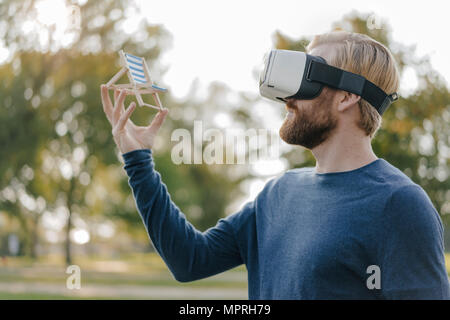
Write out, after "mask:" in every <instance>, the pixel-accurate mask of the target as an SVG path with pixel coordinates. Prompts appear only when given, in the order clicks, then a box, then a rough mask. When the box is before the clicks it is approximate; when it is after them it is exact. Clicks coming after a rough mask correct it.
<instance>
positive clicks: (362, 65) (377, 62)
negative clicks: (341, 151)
mask: <svg viewBox="0 0 450 320" xmlns="http://www.w3.org/2000/svg"><path fill="white" fill-rule="evenodd" d="M321 45H332V46H333V52H334V55H333V56H332V57H331V59H330V61H327V63H328V64H330V65H332V66H335V67H338V68H341V69H344V70H346V71H349V72H353V73H357V74H360V75H362V76H363V77H365V78H366V79H367V80H369V81H371V82H373V83H374V84H375V85H377V86H378V87H380V88H381V89H382V90H383V91H384V92H386V93H387V94H391V93H394V92H396V91H397V90H398V87H399V78H400V77H399V73H398V70H397V66H396V64H395V60H394V57H393V56H392V54H391V53H390V51H389V49H387V48H386V47H385V46H384V45H382V44H381V43H379V42H378V41H376V40H374V39H372V38H371V37H369V36H367V35H364V34H360V33H351V32H346V31H334V32H330V33H325V34H322V35H317V36H315V37H314V39H313V40H312V41H311V43H310V44H309V45H308V47H307V50H308V51H310V50H312V49H313V48H316V47H319V46H321ZM358 104H359V112H360V115H361V116H360V119H359V121H358V122H357V125H358V127H359V128H361V129H362V130H363V131H364V132H365V133H366V134H367V135H368V136H370V137H371V138H372V137H373V136H374V135H375V133H376V132H377V130H378V128H379V127H380V126H381V116H380V115H379V114H378V112H377V111H376V109H375V108H374V107H372V106H371V105H370V104H369V103H368V102H367V101H366V100H364V99H361V100H360V101H359V102H358Z"/></svg>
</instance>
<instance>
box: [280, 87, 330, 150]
mask: <svg viewBox="0 0 450 320" xmlns="http://www.w3.org/2000/svg"><path fill="white" fill-rule="evenodd" d="M334 96H335V92H334V91H333V90H332V89H330V88H326V87H325V88H323V90H322V93H321V94H320V95H319V96H318V97H317V98H315V99H313V100H308V101H305V100H303V102H304V105H302V106H297V105H295V100H293V99H291V100H289V101H288V102H287V105H286V106H287V107H288V109H289V110H290V111H291V112H292V113H291V115H290V116H289V115H288V116H286V119H285V120H284V122H283V124H282V126H281V128H280V132H279V133H280V137H281V139H283V140H284V141H285V142H286V143H288V144H293V145H299V146H303V147H305V148H308V149H310V150H311V149H313V148H315V147H317V146H318V145H320V144H321V143H323V142H324V141H325V140H327V139H328V137H329V136H330V134H331V132H332V131H333V129H334V128H335V127H336V125H337V117H336V116H335V115H334V114H333V112H332V103H333V98H334Z"/></svg>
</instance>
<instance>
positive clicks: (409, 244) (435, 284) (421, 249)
mask: <svg viewBox="0 0 450 320" xmlns="http://www.w3.org/2000/svg"><path fill="white" fill-rule="evenodd" d="M383 218H384V219H385V221H384V222H385V223H384V225H385V228H384V230H383V232H384V237H383V241H384V245H383V249H382V252H381V261H382V264H381V266H380V269H381V291H382V293H383V296H384V297H385V298H387V299H449V298H450V297H449V294H450V293H449V282H448V276H447V271H446V268H445V259H444V244H443V227H442V222H441V219H440V217H439V215H438V213H437V211H436V210H435V208H434V207H433V204H432V203H431V201H430V199H429V198H428V196H427V194H426V193H425V191H424V190H423V189H422V188H421V187H419V186H418V185H409V186H406V187H402V188H400V189H399V190H397V191H396V192H394V193H393V194H392V196H391V199H390V200H389V202H388V203H387V205H386V209H385V216H384V217H383Z"/></svg>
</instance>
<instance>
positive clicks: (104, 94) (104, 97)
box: [100, 84, 113, 123]
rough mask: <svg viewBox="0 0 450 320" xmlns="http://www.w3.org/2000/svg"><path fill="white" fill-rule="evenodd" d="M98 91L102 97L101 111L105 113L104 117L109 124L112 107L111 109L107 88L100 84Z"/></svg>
mask: <svg viewBox="0 0 450 320" xmlns="http://www.w3.org/2000/svg"><path fill="white" fill-rule="evenodd" d="M100 91H101V96H102V105H103V111H104V112H105V114H106V117H107V118H108V121H109V122H110V123H111V121H112V113H113V107H112V102H111V98H110V97H109V91H108V87H107V86H106V85H104V84H102V85H101V90H100Z"/></svg>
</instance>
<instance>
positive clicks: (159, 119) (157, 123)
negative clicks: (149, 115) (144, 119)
mask: <svg viewBox="0 0 450 320" xmlns="http://www.w3.org/2000/svg"><path fill="white" fill-rule="evenodd" d="M168 113H169V109H167V108H163V109H161V111H159V112H158V113H157V114H156V116H155V117H154V118H153V121H152V123H151V124H150V126H149V129H150V131H151V132H153V133H156V132H157V131H158V130H159V128H160V127H161V125H162V124H163V122H164V119H165V118H166V116H167V114H168Z"/></svg>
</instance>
